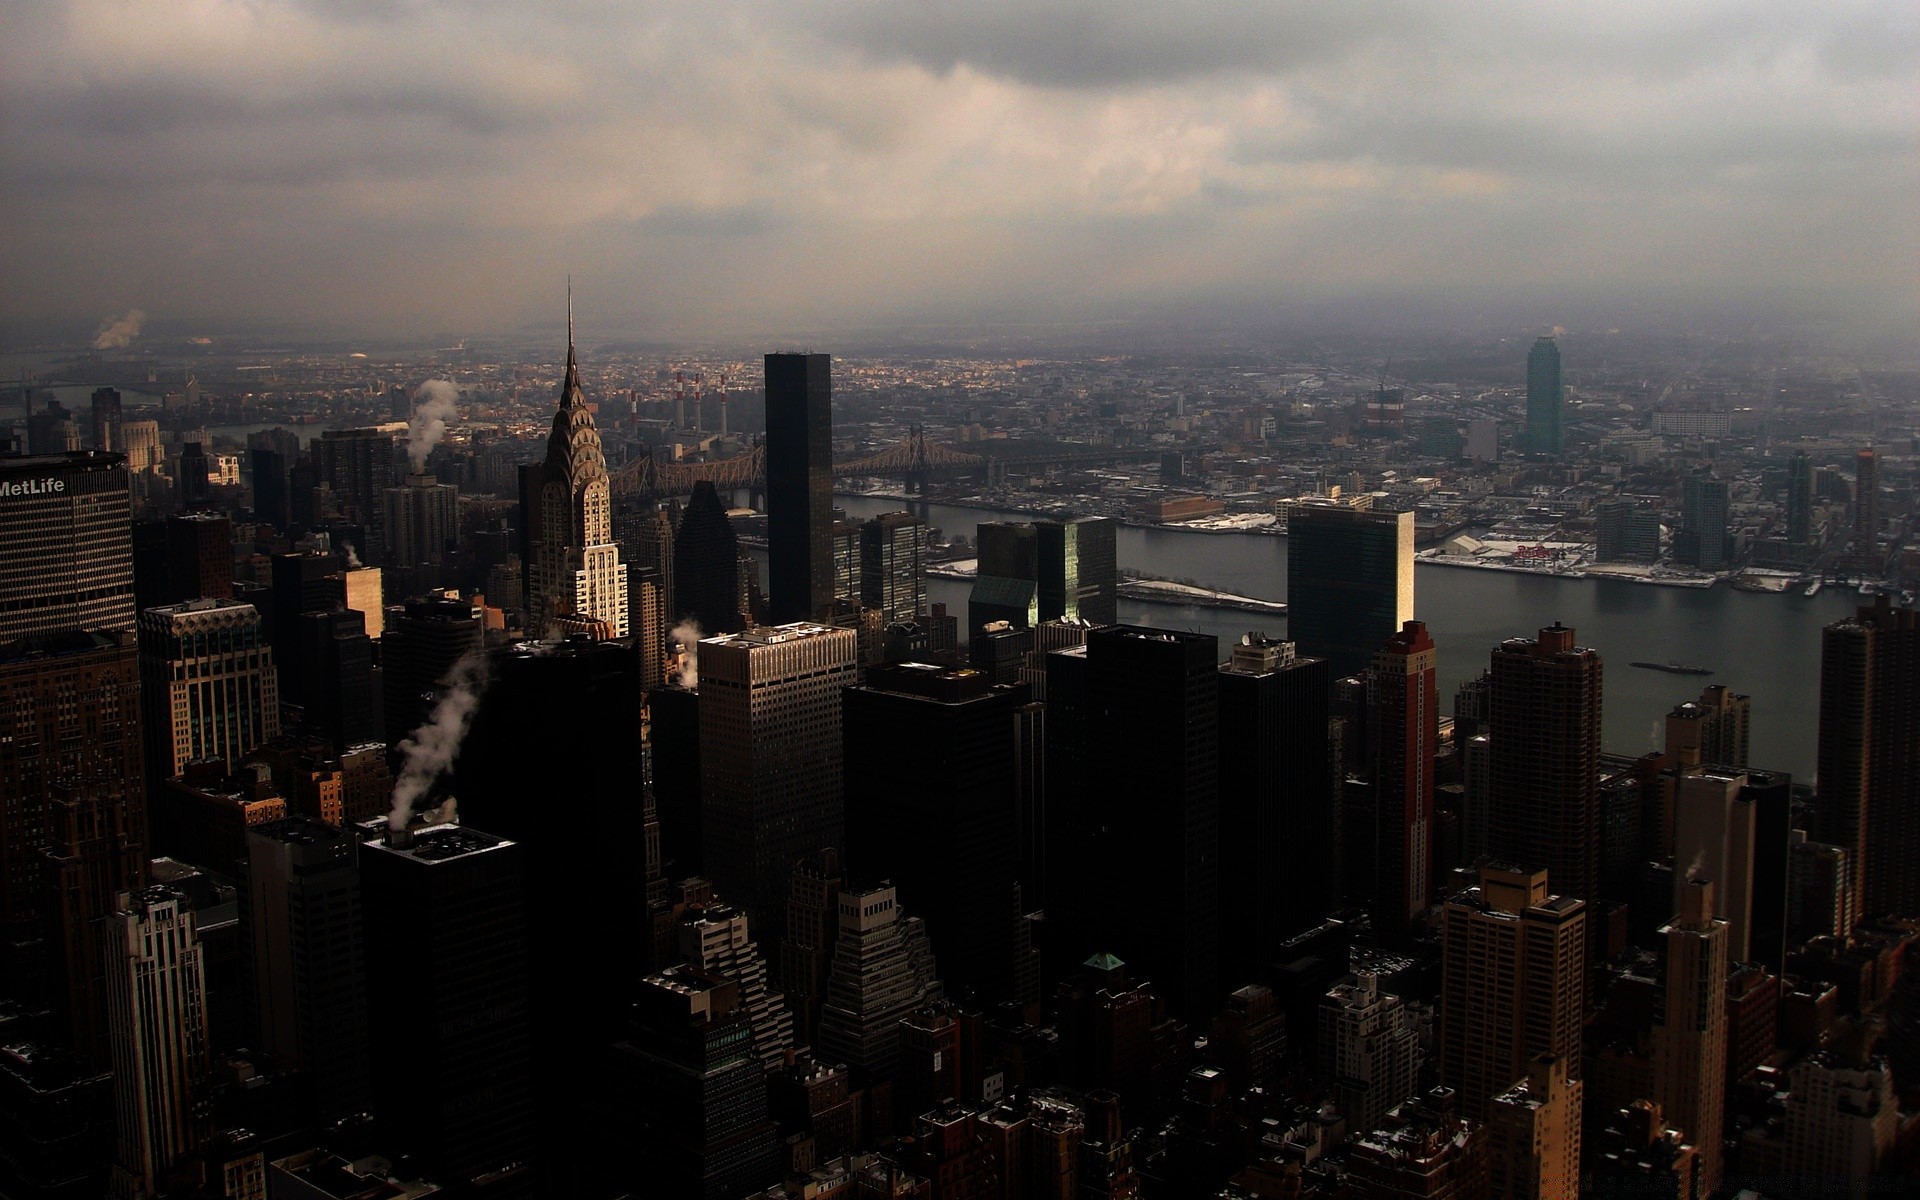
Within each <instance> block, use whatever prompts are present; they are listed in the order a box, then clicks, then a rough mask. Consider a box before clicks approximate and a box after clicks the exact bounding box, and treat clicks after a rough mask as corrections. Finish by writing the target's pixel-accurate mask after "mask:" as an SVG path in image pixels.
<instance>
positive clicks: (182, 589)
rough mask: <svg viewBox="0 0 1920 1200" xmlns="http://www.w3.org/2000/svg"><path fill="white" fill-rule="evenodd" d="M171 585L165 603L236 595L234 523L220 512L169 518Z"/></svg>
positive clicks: (167, 526)
mask: <svg viewBox="0 0 1920 1200" xmlns="http://www.w3.org/2000/svg"><path fill="white" fill-rule="evenodd" d="M166 531H167V588H166V599H165V600H164V601H162V603H163V604H177V603H179V602H180V601H182V600H202V599H213V600H227V599H231V598H232V596H233V522H231V521H229V520H228V519H227V518H226V517H225V516H223V515H221V514H219V513H207V512H194V513H182V514H179V515H177V516H172V517H168V518H167V524H166Z"/></svg>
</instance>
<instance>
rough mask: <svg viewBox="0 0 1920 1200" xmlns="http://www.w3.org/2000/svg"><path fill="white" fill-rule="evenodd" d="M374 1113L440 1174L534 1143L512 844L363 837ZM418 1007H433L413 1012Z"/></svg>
mask: <svg viewBox="0 0 1920 1200" xmlns="http://www.w3.org/2000/svg"><path fill="white" fill-rule="evenodd" d="M360 884H361V896H362V903H363V905H364V911H365V913H366V918H365V921H364V930H365V933H364V937H365V939H366V961H367V978H368V979H369V980H374V981H390V980H396V979H405V980H408V981H410V982H409V986H407V987H405V988H396V987H385V986H377V985H376V986H373V987H370V988H369V989H368V990H367V1004H368V1010H369V1015H370V1017H371V1028H372V1030H373V1035H372V1042H371V1046H370V1049H371V1050H372V1052H373V1068H374V1074H373V1086H374V1112H375V1114H376V1115H377V1116H379V1117H380V1118H382V1119H383V1121H385V1123H386V1125H387V1127H388V1128H389V1129H391V1131H392V1133H393V1136H394V1138H395V1140H396V1141H397V1142H398V1144H399V1145H400V1146H401V1147H402V1148H404V1149H405V1150H407V1151H408V1152H410V1153H412V1154H414V1155H416V1156H417V1158H418V1159H419V1161H420V1164H421V1167H422V1168H423V1169H424V1170H425V1171H427V1172H428V1173H430V1174H431V1175H433V1176H434V1177H435V1178H437V1179H439V1180H441V1181H442V1182H447V1183H453V1182H462V1183H463V1182H466V1181H469V1180H472V1179H474V1178H476V1177H479V1176H482V1175H489V1174H495V1173H501V1174H505V1173H508V1172H511V1171H514V1170H516V1169H524V1164H526V1163H527V1162H528V1161H529V1160H530V1158H531V1157H532V1155H533V1153H534V1151H535V1144H534V1138H533V1119H534V1113H533V1093H532V1089H531V1088H530V1087H529V1086H528V1083H529V1077H530V1075H531V1066H532V1064H531V1061H530V1060H531V1057H532V1053H531V1044H532V1043H531V1032H532V1031H531V1030H530V1029H529V1024H530V1022H529V1017H528V1005H527V982H528V981H527V935H528V930H527V925H526V915H525V903H526V901H525V892H524V890H523V876H522V868H521V854H520V847H519V846H518V845H517V844H516V843H514V842H511V841H508V840H506V839H504V838H499V837H495V836H493V835H492V834H488V833H482V832H481V831H480V830H478V829H473V828H469V827H462V826H459V825H433V826H426V827H424V828H416V829H410V830H407V831H404V832H401V833H395V834H390V835H388V837H386V838H383V839H375V840H372V841H368V842H365V843H363V844H362V845H361V847H360ZM421 1013H431V1014H433V1019H432V1020H424V1021H423V1020H421V1019H420V1014H421Z"/></svg>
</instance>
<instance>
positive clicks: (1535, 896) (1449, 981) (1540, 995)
mask: <svg viewBox="0 0 1920 1200" xmlns="http://www.w3.org/2000/svg"><path fill="white" fill-rule="evenodd" d="M1547 883H1548V874H1547V872H1545V871H1540V870H1522V869H1518V868H1514V867H1507V866H1498V865H1495V866H1485V867H1482V868H1481V869H1480V886H1478V887H1475V888H1470V889H1468V890H1467V891H1465V892H1462V893H1461V894H1460V895H1458V896H1455V897H1454V898H1453V899H1451V900H1449V901H1447V904H1446V909H1445V914H1444V925H1443V928H1442V933H1443V937H1442V950H1441V962H1440V1031H1439V1044H1440V1081H1441V1082H1442V1083H1444V1084H1446V1085H1447V1086H1448V1087H1450V1088H1453V1089H1455V1090H1456V1091H1457V1092H1458V1093H1459V1095H1460V1104H1461V1109H1462V1111H1463V1112H1465V1113H1468V1114H1473V1113H1479V1112H1483V1111H1485V1108H1486V1105H1487V1102H1488V1101H1489V1100H1490V1099H1492V1098H1493V1097H1494V1096H1496V1095H1498V1094H1499V1093H1501V1092H1504V1091H1506V1090H1507V1088H1509V1087H1511V1086H1512V1085H1513V1084H1514V1083H1515V1082H1516V1081H1518V1080H1520V1079H1522V1078H1525V1077H1526V1074H1527V1064H1528V1063H1529V1062H1531V1061H1532V1059H1533V1057H1534V1056H1535V1055H1537V1054H1552V1055H1555V1056H1557V1057H1559V1058H1560V1059H1561V1061H1563V1062H1565V1063H1567V1064H1568V1069H1569V1072H1571V1070H1572V1064H1574V1063H1577V1062H1579V1061H1580V1029H1581V1021H1582V1019H1583V1018H1584V1016H1585V997H1586V963H1587V953H1586V952H1587V941H1586V939H1587V930H1586V923H1587V911H1586V904H1585V902H1583V901H1581V900H1578V899H1575V898H1574V897H1572V896H1564V895H1550V894H1549V893H1548V891H1547Z"/></svg>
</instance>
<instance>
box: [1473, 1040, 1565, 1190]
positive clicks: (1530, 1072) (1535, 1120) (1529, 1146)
mask: <svg viewBox="0 0 1920 1200" xmlns="http://www.w3.org/2000/svg"><path fill="white" fill-rule="evenodd" d="M1581 1099H1582V1097H1581V1084H1580V1081H1579V1080H1578V1079H1569V1078H1568V1077H1567V1064H1566V1060H1564V1059H1560V1058H1555V1057H1554V1056H1553V1055H1551V1054H1540V1055H1535V1056H1534V1059H1533V1061H1532V1062H1531V1063H1529V1064H1528V1067H1527V1077H1526V1078H1525V1079H1523V1080H1521V1081H1520V1082H1518V1083H1516V1084H1514V1085H1513V1086H1512V1087H1510V1088H1508V1089H1507V1090H1506V1091H1504V1092H1501V1093H1500V1094H1499V1095H1497V1096H1495V1097H1494V1098H1493V1100H1492V1101H1491V1102H1490V1103H1489V1104H1488V1106H1487V1128H1488V1132H1489V1134H1490V1144H1489V1151H1490V1153H1489V1155H1488V1158H1489V1161H1490V1164H1491V1166H1492V1168H1493V1178H1492V1180H1491V1182H1492V1185H1493V1186H1492V1190H1491V1191H1490V1192H1489V1194H1490V1195H1492V1196H1495V1197H1499V1198H1500V1200H1555V1198H1556V1197H1563V1196H1564V1197H1569V1198H1571V1197H1574V1196H1578V1195H1579V1194H1580V1118H1581Z"/></svg>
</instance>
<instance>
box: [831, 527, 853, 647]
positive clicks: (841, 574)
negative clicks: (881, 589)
mask: <svg viewBox="0 0 1920 1200" xmlns="http://www.w3.org/2000/svg"><path fill="white" fill-rule="evenodd" d="M827 545H828V547H829V548H830V549H831V551H832V554H831V558H832V561H833V569H832V571H831V573H830V579H831V583H830V585H829V591H830V592H831V593H832V596H833V606H832V609H831V610H830V611H831V612H832V613H833V614H834V617H835V620H837V621H840V622H842V623H844V622H845V621H846V620H847V619H848V618H850V617H851V616H853V615H854V614H857V613H858V612H859V609H860V523H859V522H858V521H848V520H845V519H842V518H838V517H836V518H835V519H834V520H833V521H832V523H831V524H830V525H829V526H828V528H827Z"/></svg>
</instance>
